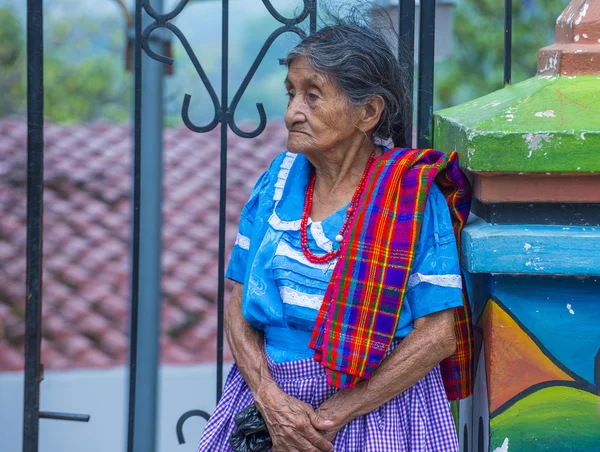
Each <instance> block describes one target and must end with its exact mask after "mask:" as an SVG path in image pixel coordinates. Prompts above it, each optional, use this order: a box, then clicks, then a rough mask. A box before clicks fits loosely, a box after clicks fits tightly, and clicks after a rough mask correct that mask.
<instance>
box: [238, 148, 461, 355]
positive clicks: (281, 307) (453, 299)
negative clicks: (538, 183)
mask: <svg viewBox="0 0 600 452" xmlns="http://www.w3.org/2000/svg"><path fill="white" fill-rule="evenodd" d="M311 169H312V165H311V164H310V162H309V161H308V160H307V159H306V157H304V156H303V155H301V154H293V153H291V152H284V153H283V154H281V155H279V156H278V157H277V158H276V159H275V160H274V161H273V163H272V164H271V167H270V168H269V170H268V171H266V172H265V173H264V174H263V175H262V176H261V177H260V179H259V180H258V182H257V183H256V186H255V187H254V190H253V191H252V193H251V195H250V199H249V200H248V202H247V203H246V205H245V206H244V208H243V210H242V213H241V218H240V227H239V233H238V235H237V238H236V241H235V245H234V247H233V251H232V255H231V260H230V262H229V267H228V269H227V274H226V276H227V278H229V279H232V280H234V281H237V282H240V283H242V284H244V294H243V298H242V313H243V315H244V318H245V319H246V320H247V321H248V322H249V323H250V324H251V325H253V326H254V327H255V328H257V329H259V330H262V331H264V335H265V342H266V347H267V352H268V353H269V355H270V356H271V358H273V360H274V361H275V362H286V361H295V360H299V359H305V358H309V357H312V356H313V351H312V350H311V349H309V348H308V343H309V341H310V337H311V333H312V329H313V326H314V323H315V320H316V317H317V313H318V311H319V308H320V306H321V303H322V301H323V296H324V295H325V290H326V289H327V285H328V284H329V280H330V279H331V275H332V273H333V268H334V266H335V262H336V261H335V260H334V261H331V262H330V263H326V264H314V263H311V262H310V261H308V259H306V258H305V257H304V254H303V253H302V248H301V242H300V221H301V216H302V209H303V206H304V196H305V192H306V186H307V184H308V179H309V176H310V172H311ZM345 216H346V208H344V209H341V210H339V211H338V212H336V213H334V214H332V215H330V216H329V217H327V218H326V219H324V220H323V221H314V222H313V221H310V220H309V227H308V246H309V248H310V249H311V250H312V251H313V253H315V254H324V253H326V252H327V251H329V250H331V249H332V246H333V241H334V240H335V236H336V235H337V234H339V231H340V229H341V227H342V224H343V222H344V219H345ZM461 287H462V282H461V277H460V268H459V263H458V252H457V248H456V241H455V238H454V231H453V229H452V223H451V219H450V213H449V211H448V206H447V205H446V200H445V199H444V196H443V195H442V193H441V192H440V190H439V189H438V187H437V186H435V185H433V186H432V187H431V190H430V194H429V197H428V199H427V204H426V208H425V213H424V216H423V224H422V229H421V234H420V237H419V242H418V244H417V253H416V256H415V261H414V264H413V270H412V273H411V276H410V278H409V283H408V290H407V292H406V299H405V300H404V302H403V303H402V309H401V312H400V321H399V323H398V327H397V330H396V337H398V338H404V337H406V335H408V333H410V331H411V330H412V329H413V322H414V320H415V319H417V318H419V317H423V316H426V315H428V314H431V313H433V312H437V311H442V310H445V309H449V308H455V307H457V306H462V296H461Z"/></svg>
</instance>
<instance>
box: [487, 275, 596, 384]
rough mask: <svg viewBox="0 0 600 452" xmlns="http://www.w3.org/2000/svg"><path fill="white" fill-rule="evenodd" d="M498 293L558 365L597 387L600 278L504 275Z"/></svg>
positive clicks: (495, 291)
mask: <svg viewBox="0 0 600 452" xmlns="http://www.w3.org/2000/svg"><path fill="white" fill-rule="evenodd" d="M492 291H493V295H494V296H495V297H496V298H497V299H498V300H499V301H500V302H501V303H502V304H504V305H505V306H506V307H507V308H508V309H509V310H510V311H511V312H512V313H513V314H514V316H515V317H516V318H517V319H518V320H519V321H520V322H521V323H522V324H523V325H524V326H525V327H526V328H527V329H528V330H529V331H530V332H531V333H532V334H533V335H534V336H535V337H536V338H537V340H538V341H539V342H541V343H542V344H543V345H544V346H545V347H546V349H547V350H548V351H549V352H550V353H551V354H552V355H553V356H554V357H555V358H556V359H557V360H558V361H560V362H561V363H562V364H563V365H565V366H566V367H567V368H569V369H570V370H571V371H573V372H575V373H576V374H577V375H579V376H580V377H582V378H584V379H585V380H587V381H588V382H590V383H592V384H593V383H594V360H595V357H596V354H597V353H598V350H599V349H600V278H565V277H548V276H542V277H539V276H508V275H502V276H495V277H494V285H493V288H492Z"/></svg>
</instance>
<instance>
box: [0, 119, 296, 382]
mask: <svg viewBox="0 0 600 452" xmlns="http://www.w3.org/2000/svg"><path fill="white" fill-rule="evenodd" d="M44 130H45V161H44V172H45V174H44V181H45V182H44V186H45V191H44V252H43V254H44V261H43V265H44V270H43V271H44V275H43V278H44V280H43V340H42V361H43V363H44V366H45V368H47V369H67V368H76V367H109V366H115V365H121V364H124V363H125V362H126V360H127V349H128V338H127V330H128V312H129V256H128V252H129V240H130V202H129V197H130V192H131V177H130V173H131V159H130V152H131V129H130V127H129V126H127V125H110V124H106V123H93V124H84V125H75V126H61V125H56V124H52V123H47V124H46V125H45V127H44ZM286 136H287V133H286V130H285V128H284V127H283V126H282V125H281V124H276V123H272V124H270V125H269V126H268V127H267V129H266V130H265V132H264V133H263V134H262V135H260V136H259V137H257V138H255V139H253V140H246V139H241V138H239V137H237V136H235V135H233V134H231V135H230V138H229V151H228V171H227V178H228V196H227V231H226V232H227V243H228V245H231V244H232V243H233V240H234V238H235V234H236V232H237V222H238V218H239V213H240V210H241V208H242V206H243V204H244V202H245V201H246V199H247V198H248V195H249V193H250V190H251V189H252V186H253V184H254V182H255V181H256V179H257V178H258V176H259V175H260V174H261V173H262V171H264V170H265V169H266V168H267V167H268V165H269V163H270V161H271V160H272V159H273V158H274V157H275V156H276V155H277V154H278V153H279V152H281V151H282V150H283V149H284V145H285V139H286ZM26 140H27V125H26V122H25V121H24V120H23V119H21V118H5V119H2V120H0V212H2V214H1V215H2V220H1V221H0V371H4V370H19V369H22V368H23V342H24V333H25V327H24V315H25V311H24V306H25V303H24V301H25V236H26V234H25V233H26V230H25V225H26V186H25V177H26V146H27V141H26ZM164 140H165V146H164V149H165V150H164V180H163V186H164V200H163V256H162V266H163V268H162V290H163V299H162V326H161V330H162V334H161V338H160V341H161V361H162V362H163V363H198V362H205V361H214V360H215V359H216V328H217V326H216V325H217V324H216V314H217V311H216V293H217V270H218V264H217V250H218V241H217V233H218V203H219V151H220V149H219V148H220V138H219V133H218V132H217V131H216V130H215V131H213V132H210V133H207V134H196V133H194V132H191V131H190V130H188V129H186V128H175V129H167V130H165V133H164ZM229 248H230V246H229V247H228V253H229ZM226 358H229V359H230V354H229V352H228V351H227V353H226Z"/></svg>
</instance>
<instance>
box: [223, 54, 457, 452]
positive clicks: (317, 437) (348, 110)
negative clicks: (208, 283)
mask: <svg viewBox="0 0 600 452" xmlns="http://www.w3.org/2000/svg"><path fill="white" fill-rule="evenodd" d="M286 90H287V92H288V96H289V98H290V100H289V104H288V108H287V112H286V115H285V123H286V126H287V128H288V130H289V136H288V142H287V147H288V150H289V151H291V152H296V153H302V154H304V155H305V156H306V158H307V159H308V160H309V161H310V162H311V163H312V164H313V165H314V167H315V172H316V183H315V191H314V198H313V199H314V201H313V210H312V211H311V212H310V215H311V218H312V219H313V221H320V220H322V219H324V218H326V217H327V216H329V215H331V214H332V213H334V212H336V211H337V210H339V209H340V208H342V207H344V206H345V205H347V204H348V202H349V201H350V199H351V198H352V196H353V194H354V192H355V190H356V187H357V186H358V183H359V181H360V179H361V177H362V174H363V172H364V169H365V167H366V164H367V161H368V159H369V156H370V155H371V154H372V153H373V152H375V154H376V155H378V154H379V153H380V152H381V150H380V149H377V148H375V146H374V143H373V130H374V128H375V127H376V125H377V123H378V122H379V119H380V117H381V113H382V111H383V108H384V102H383V100H382V99H381V98H379V97H375V98H373V99H371V100H369V101H368V102H366V103H365V104H364V105H362V106H358V107H357V106H352V105H350V102H349V101H348V100H347V98H346V96H345V95H344V93H343V92H342V91H341V90H340V89H339V88H338V87H337V86H335V84H334V83H332V82H331V81H330V80H329V79H328V78H327V77H326V76H324V75H323V74H318V73H316V72H315V71H313V70H312V69H311V68H310V67H309V66H308V65H307V64H306V61H305V60H304V59H299V60H296V61H294V62H292V63H291V65H290V67H289V70H288V76H287V78H286ZM243 290H244V287H243V285H242V284H239V283H236V284H235V286H234V290H233V294H232V297H231V300H230V302H229V306H228V308H227V312H226V316H225V322H226V332H227V339H228V342H229V345H230V347H231V351H232V353H233V357H234V358H235V361H236V363H237V365H238V368H239V370H240V372H241V373H242V376H243V377H244V380H245V381H246V383H247V384H248V387H249V388H250V390H251V391H252V395H253V397H254V400H255V403H256V406H257V408H258V409H259V410H260V412H261V413H262V415H263V417H264V419H265V422H266V424H267V427H268V429H269V433H270V435H271V438H272V440H273V448H272V450H273V452H290V451H292V452H296V451H302V452H329V451H333V445H332V442H333V440H334V438H335V436H336V434H337V433H338V432H339V430H340V429H341V428H343V427H344V426H345V425H346V424H348V423H349V422H351V421H352V420H353V419H355V418H357V417H358V416H361V415H364V414H367V413H369V412H371V411H372V410H374V409H376V408H378V407H379V406H381V405H383V404H384V403H386V402H388V401H389V400H391V399H392V398H394V397H396V396H397V395H398V394H400V393H402V392H403V391H405V390H406V389H408V388H410V387H411V386H413V385H414V384H415V383H416V382H417V381H419V380H420V379H421V378H423V377H424V376H425V375H426V374H427V373H428V372H429V371H430V370H431V369H432V368H433V367H434V366H436V365H437V364H438V363H439V362H440V361H442V360H443V359H444V358H446V357H447V356H449V355H451V354H452V353H453V352H454V349H455V347H456V339H455V336H454V313H453V310H447V311H442V312H437V313H434V314H431V315H428V316H426V317H422V318H419V319H417V320H415V323H414V329H413V331H411V333H410V334H409V335H408V336H407V337H406V338H405V339H404V340H403V341H402V342H401V343H400V344H399V345H398V347H396V349H394V351H393V352H392V353H390V355H389V356H388V358H386V359H385V360H384V361H383V362H382V363H381V364H380V366H379V367H378V368H377V369H376V371H375V372H374V374H373V376H372V377H371V378H370V379H369V380H366V381H362V382H360V383H359V384H357V385H356V386H355V387H354V388H352V389H350V390H342V391H338V392H337V393H336V394H335V395H333V396H332V397H331V398H330V399H329V400H327V401H325V402H324V403H323V404H322V405H321V406H320V407H318V409H317V410H314V409H313V408H312V407H311V406H310V405H308V404H306V403H303V402H301V401H300V400H298V399H296V398H294V397H292V396H289V395H287V394H285V393H284V392H283V391H282V390H281V389H280V388H279V386H278V385H277V383H276V382H275V381H274V380H273V378H272V376H271V374H270V371H269V369H268V365H267V361H266V357H265V352H264V338H263V334H262V332H261V331H258V330H256V329H255V328H253V327H252V326H251V325H250V324H249V323H248V322H247V321H246V319H244V316H243V314H242V293H243Z"/></svg>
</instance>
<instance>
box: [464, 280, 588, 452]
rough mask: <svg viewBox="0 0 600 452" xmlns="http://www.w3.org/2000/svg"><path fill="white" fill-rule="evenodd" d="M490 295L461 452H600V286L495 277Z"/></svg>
mask: <svg viewBox="0 0 600 452" xmlns="http://www.w3.org/2000/svg"><path fill="white" fill-rule="evenodd" d="M490 292H491V293H492V295H490V296H488V297H486V298H483V299H481V298H480V302H479V303H477V302H476V306H475V308H476V314H477V321H476V327H475V334H476V343H475V347H476V350H475V356H476V357H477V362H476V385H475V392H474V396H473V397H472V398H471V399H472V400H468V401H464V402H462V403H461V406H460V411H461V417H462V418H463V422H462V425H460V426H459V428H460V429H461V430H459V433H461V434H462V436H463V437H462V438H461V442H462V450H463V452H467V451H473V452H488V451H489V452H509V451H525V452H529V451H552V452H569V451H600V411H599V409H600V397H599V395H598V389H599V387H600V352H599V349H600V307H599V305H598V302H599V301H600V284H599V281H598V280H597V279H593V278H582V279H577V278H556V277H523V276H521V277H516V276H507V275H505V276H501V275H496V276H493V277H491V287H490ZM465 418H467V419H471V420H472V423H468V422H467V421H466V420H465ZM469 425H471V426H472V427H471V428H472V429H473V431H472V432H469V431H468V430H469ZM469 443H470V445H469Z"/></svg>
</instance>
